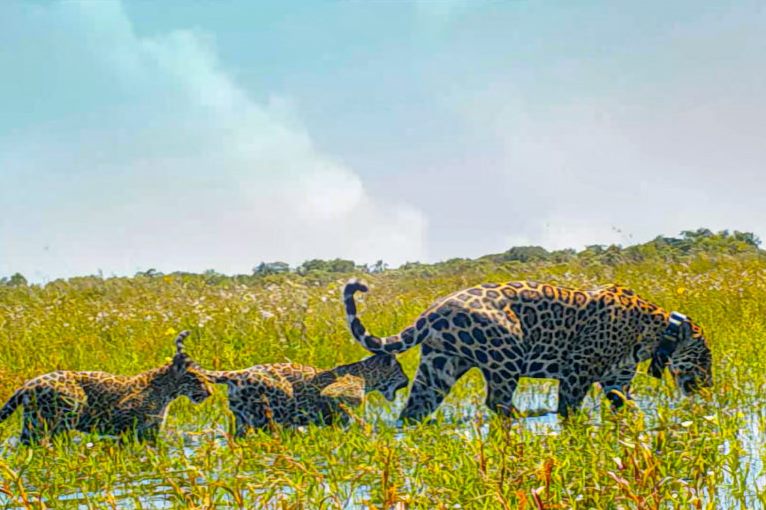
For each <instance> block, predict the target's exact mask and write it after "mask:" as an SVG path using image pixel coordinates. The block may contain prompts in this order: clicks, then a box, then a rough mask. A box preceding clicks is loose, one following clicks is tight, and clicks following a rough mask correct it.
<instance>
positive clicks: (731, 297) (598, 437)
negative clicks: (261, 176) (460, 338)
mask: <svg viewBox="0 0 766 510" xmlns="http://www.w3.org/2000/svg"><path fill="white" fill-rule="evenodd" d="M514 271H516V272H514ZM521 276H523V277H525V278H536V279H539V280H549V281H558V282H559V283H566V284H571V285H583V286H589V285H595V284H597V283H603V282H605V281H619V282H621V283H623V284H626V285H630V286H631V287H633V288H634V289H636V290H637V291H638V292H640V293H641V294H642V295H644V296H645V297H647V298H648V299H651V300H652V301H654V302H656V303H659V304H662V305H663V306H665V307H666V308H671V309H678V310H682V311H684V312H686V313H688V314H689V315H691V316H693V317H694V319H695V320H696V321H698V322H700V323H701V324H702V325H703V327H704V328H705V330H706V332H707V335H708V337H709V338H710V340H711V346H712V349H713V355H714V374H715V386H714V388H713V389H712V391H711V392H708V393H706V394H702V395H698V396H694V397H689V398H685V397H682V396H681V395H680V393H679V392H678V391H677V390H676V388H675V387H674V385H673V383H672V381H671V379H670V378H669V377H667V376H666V378H665V380H663V381H658V380H655V379H653V378H651V377H650V376H648V375H646V374H645V370H646V367H640V368H639V374H638V375H637V376H636V379H635V381H634V389H633V393H634V397H635V398H636V401H635V406H631V407H630V408H628V409H625V410H623V411H621V412H619V413H617V414H614V413H612V412H611V411H610V410H609V409H608V405H607V402H606V401H605V400H603V399H602V398H601V393H600V390H599V389H598V388H594V389H593V390H592V391H591V394H590V395H589V397H588V399H587V400H586V403H585V405H584V407H583V411H582V412H581V413H579V414H577V415H575V416H574V417H572V418H571V419H570V420H568V421H567V422H564V421H562V420H561V419H560V418H558V417H557V416H556V415H555V414H553V413H552V412H551V411H552V410H554V409H555V408H556V384H555V383H554V382H552V381H533V380H528V379H525V380H523V381H522V384H521V386H520V388H519V390H518V392H517V395H516V404H517V407H519V408H520V409H521V410H522V411H524V412H525V413H526V414H527V416H523V417H520V418H517V419H512V420H508V419H499V418H497V417H495V416H492V415H491V414H489V413H488V412H487V411H486V409H485V408H484V406H483V399H484V395H483V382H482V380H481V378H480V376H479V374H478V373H477V372H476V371H472V372H470V373H469V374H467V375H466V377H465V378H464V379H463V380H461V381H460V383H459V384H458V385H457V386H456V387H455V388H454V389H453V391H452V393H451V394H450V395H449V396H448V398H447V400H446V401H445V404H444V405H443V406H442V408H441V409H440V411H439V412H438V413H437V414H435V415H434V419H433V420H432V421H431V422H428V423H424V424H422V425H418V426H407V427H401V426H399V425H398V424H397V422H396V416H397V414H398V412H399V410H401V408H402V407H403V405H404V399H405V398H406V394H407V391H406V390H404V391H401V392H400V393H399V396H398V399H397V401H396V402H394V403H392V404H388V403H386V402H385V401H384V400H383V399H382V398H381V397H380V396H379V395H372V396H371V397H370V398H369V400H368V402H367V404H366V407H365V408H364V409H361V410H360V411H359V418H360V420H359V422H357V423H353V424H351V425H349V426H348V427H345V428H344V427H328V428H320V427H308V428H305V429H299V430H277V431H275V432H268V433H265V432H264V433H257V434H251V435H249V436H248V437H247V438H246V439H244V440H239V441H235V440H234V439H233V438H231V437H230V436H229V435H228V434H227V432H226V431H227V430H228V429H227V424H228V421H229V419H230V416H229V415H228V414H227V412H226V411H225V395H224V390H223V388H218V389H217V391H216V394H215V395H214V397H213V398H211V399H208V401H206V402H204V403H203V404H201V405H198V406H195V405H192V404H191V403H189V402H188V401H186V400H180V401H178V402H176V403H175V404H173V406H172V407H171V410H170V413H169V417H168V423H167V425H166V427H165V430H164V432H163V435H162V438H161V440H160V441H159V443H158V444H157V445H156V446H154V447H152V446H146V445H140V444H129V445H126V446H119V445H118V444H117V443H116V442H115V441H113V440H109V439H99V438H95V437H90V436H86V435H73V437H72V438H71V440H70V441H60V442H56V443H55V444H52V445H41V446H37V447H34V448H27V447H24V446H20V445H18V444H17V442H16V439H15V438H16V437H17V436H18V433H19V423H20V419H19V416H18V414H17V415H15V416H13V417H12V418H11V419H10V420H8V421H7V422H4V423H3V424H0V508H275V509H282V508H312V509H313V508H347V509H363V508H370V507H373V508H393V507H394V506H395V505H397V504H403V505H405V506H406V507H409V508H488V509H489V508H615V509H617V508H742V509H751V508H766V473H765V472H764V463H763V459H764V455H765V454H766V440H765V439H764V437H765V436H764V432H765V431H766V401H764V399H763V398H762V396H763V394H764V392H763V390H764V385H765V384H766V352H764V349H763V345H764V343H763V341H762V339H763V337H764V336H763V333H764V328H765V327H766V313H764V312H766V307H764V305H763V303H764V302H765V301H766V283H765V282H766V278H765V276H766V263H764V262H763V261H762V259H760V258H749V257H728V258H722V259H718V260H715V261H712V260H709V259H706V258H696V259H691V260H689V261H686V262H684V263H682V264H681V263H679V264H675V265H658V264H656V263H652V264H649V263H644V264H624V265H617V266H605V265H584V266H578V267H572V265H568V264H558V265H535V266H523V267H520V268H519V267H517V268H516V269H514V270H511V269H498V268H495V269H494V270H493V271H488V270H487V269H486V268H481V269H480V270H479V269H476V270H462V271H460V272H459V273H449V272H445V273H444V274H441V273H437V274H434V275H427V276H423V275H419V274H418V275H414V274H409V273H407V272H401V273H397V272H391V273H390V274H389V273H386V274H384V275H382V276H367V278H368V279H369V280H371V284H372V289H371V291H370V293H369V294H368V296H366V297H365V301H364V303H363V305H362V310H361V313H362V314H363V315H364V317H365V320H366V322H367V323H368V326H369V327H370V329H371V330H374V331H376V332H381V333H390V332H394V331H397V330H398V329H400V328H401V327H402V326H404V325H405V324H407V323H408V321H410V320H412V319H413V318H414V317H415V316H417V314H418V313H419V312H420V311H421V310H422V309H423V308H424V307H425V306H426V305H427V304H428V303H429V302H430V301H431V300H432V299H433V298H434V297H436V296H439V295H443V294H444V293H446V292H448V291H449V290H454V289H456V288H461V287H463V286H465V285H466V284H470V283H474V282H479V281H504V280H509V279H514V278H519V277H521ZM343 281H345V276H344V277H343V278H325V279H316V280H310V279H299V278H297V277H295V278H292V279H287V278H285V279H274V280H273V281H262V282H261V281H254V282H247V283H242V282H237V281H229V280H223V281H217V282H214V283H211V282H209V281H205V280H204V279H202V278H201V277H192V276H183V277H182V276H167V277H157V278H133V279H110V280H101V279H97V278H93V279H79V280H74V281H70V282H56V283H53V284H49V285H48V286H46V287H44V288H38V287H24V288H5V289H0V398H2V399H5V398H7V397H8V396H9V395H10V394H11V392H12V391H13V389H14V388H15V387H16V386H18V385H19V384H21V382H23V381H24V380H25V379H27V378H29V377H31V376H33V375H36V374H39V373H43V372H46V371H50V370H53V369H56V368H68V369H103V370H109V371H113V372H117V373H137V372H139V371H141V370H145V369H148V368H151V367H152V366H157V365H159V364H161V363H164V362H165V360H166V358H168V357H169V356H170V355H172V346H171V345H170V344H171V340H172V338H173V335H174V334H175V332H176V331H177V330H179V329H181V328H189V329H192V330H193V335H192V337H190V339H189V341H188V342H187V350H188V352H189V353H190V354H191V355H192V356H193V357H194V358H195V359H196V360H197V361H199V362H200V363H201V364H202V365H204V366H207V367H210V368H239V367H246V366H250V365H252V364H255V363H258V362H276V361H285V360H291V361H295V362H302V363H306V364H312V365H316V366H323V367H330V366H334V365H336V364H339V363H343V362H348V361H352V360H356V359H359V358H361V357H362V356H364V355H365V353H364V351H363V350H361V349H360V348H359V347H358V346H357V345H356V344H354V343H353V342H352V341H351V340H350V339H349V336H348V333H347V332H346V329H345V324H344V316H343V313H342V309H341V307H340V303H339V299H338V296H339V288H340V285H341V284H342V282H343ZM744 282H747V283H746V284H745V283H744ZM401 359H402V363H403V365H404V366H405V368H406V370H407V371H408V373H410V374H412V373H413V372H414V369H415V367H416V363H417V359H418V353H417V352H416V351H413V352H408V353H406V354H404V355H403V356H402V357H401Z"/></svg>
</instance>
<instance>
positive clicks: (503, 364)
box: [343, 280, 713, 421]
mask: <svg viewBox="0 0 766 510" xmlns="http://www.w3.org/2000/svg"><path fill="white" fill-rule="evenodd" d="M358 291H361V292H366V291H367V286H366V285H365V284H364V283H362V282H360V281H358V280H351V281H349V282H348V283H347V284H346V286H345V288H344V290H343V300H344V303H345V308H346V315H347V320H348V324H349V327H350V329H351V333H352V334H353V336H354V338H355V339H356V340H357V341H358V342H359V343H360V344H361V345H362V346H363V347H365V348H366V349H367V350H369V351H371V352H374V353H390V354H394V353H400V352H403V351H406V350H407V349H410V348H411V347H413V346H415V345H417V344H420V345H421V351H420V352H421V358H420V365H419V367H418V371H417V374H416V376H415V381H414V383H413V385H412V390H411V392H410V396H409V399H408V401H407V404H406V406H405V408H404V409H403V410H402V413H401V418H402V419H403V420H414V421H417V420H420V419H423V418H424V417H426V416H428V415H429V414H430V413H431V412H433V411H434V410H435V409H436V408H437V407H438V406H439V404H441V402H442V400H443V399H444V397H445V396H446V395H447V394H448V393H449V391H450V389H451V388H452V386H453V385H454V384H455V382H456V381H457V380H458V379H460V377H461V376H462V375H463V374H465V373H466V372H467V371H468V370H469V369H470V368H472V367H478V368H479V369H480V370H481V371H482V374H483V375H484V379H485V381H486V401H485V402H486V405H487V406H488V407H489V408H490V409H492V410H493V411H495V412H499V413H503V414H510V413H511V410H512V409H513V406H512V399H513V393H514V391H515V390H516V385H517V383H518V380H519V377H522V376H524V377H533V378H551V379H557V380H558V381H559V402H558V412H559V414H561V415H563V416H566V415H567V414H569V413H570V411H572V410H574V409H577V408H578V407H579V406H580V404H581V403H582V401H583V399H584V398H585V395H586V393H587V391H588V388H590V386H591V384H593V383H594V382H600V383H601V385H602V387H603V388H604V390H605V393H606V394H608V395H610V400H612V402H613V404H614V405H615V406H619V405H621V404H622V399H621V398H620V397H619V393H616V392H615V390H617V391H619V392H620V393H621V394H623V395H625V396H627V397H629V386H630V381H631V380H632V378H633V376H634V374H635V372H636V365H637V363H638V362H640V361H643V360H647V359H650V358H651V359H652V363H651V367H650V372H651V373H652V375H654V376H655V377H661V376H662V371H663V369H664V367H665V366H669V368H670V370H671V372H672V373H673V375H674V377H675V380H676V383H677V384H678V385H679V386H680V387H681V388H682V389H683V391H684V392H685V393H689V392H691V391H693V390H695V389H696V388H698V387H701V386H710V385H712V382H713V377H712V370H711V354H710V349H709V347H708V345H707V342H706V340H705V337H704V336H703V333H702V330H701V329H700V328H699V327H698V326H697V325H695V324H693V323H692V321H691V320H689V319H688V318H686V317H684V316H683V315H681V314H678V313H676V312H673V313H672V314H671V313H669V312H667V311H665V310H663V309H662V308H660V307H659V306H656V305H654V304H652V303H650V302H648V301H646V300H645V299H643V298H641V297H640V296H638V295H637V294H636V293H634V292H632V291H631V290H629V289H626V288H624V287H621V286H618V285H609V286H605V287H601V288H598V289H594V290H578V289H570V288H566V287H558V286H554V285H547V284H538V283H534V282H509V283H506V284H502V285H500V284H494V283H486V284H483V285H479V286H476V287H471V288H468V289H464V290H461V291H458V292H456V293H454V294H451V295H449V296H447V297H445V298H442V299H439V300H437V301H436V302H435V303H434V304H432V305H431V306H430V307H429V308H428V309H427V310H426V311H425V312H423V313H422V314H421V315H420V316H419V317H418V319H417V320H416V321H415V323H414V324H413V325H411V326H409V327H407V328H405V329H404V330H403V331H401V332H400V333H399V334H396V335H393V336H389V337H385V338H378V337H376V336H373V335H371V334H370V333H368V332H367V330H366V329H365V327H364V326H363V325H362V323H361V321H360V320H359V318H358V317H357V313H356V303H355V301H354V294H355V293H356V292H358Z"/></svg>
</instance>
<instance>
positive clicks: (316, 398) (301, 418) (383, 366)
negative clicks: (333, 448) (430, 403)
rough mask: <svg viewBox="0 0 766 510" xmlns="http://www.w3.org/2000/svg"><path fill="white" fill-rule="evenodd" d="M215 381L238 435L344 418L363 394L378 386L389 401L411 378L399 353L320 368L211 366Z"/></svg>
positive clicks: (277, 364)
mask: <svg viewBox="0 0 766 510" xmlns="http://www.w3.org/2000/svg"><path fill="white" fill-rule="evenodd" d="M206 375H207V377H208V378H209V380H210V381H211V382H215V383H220V384H226V385H227V386H228V390H229V409H230V410H231V412H232V414H234V419H235V429H234V434H235V435H236V436H238V437H241V436H244V435H245V434H246V433H247V431H248V429H250V428H257V429H262V428H265V427H267V426H269V424H270V423H279V424H281V425H285V426H299V425H308V424H310V423H317V424H324V425H329V424H331V423H334V422H336V421H338V422H345V421H347V420H348V414H347V412H346V410H345V409H344V406H345V407H347V408H350V407H355V406H358V405H360V404H361V403H362V399H363V398H364V395H365V393H369V392H371V391H380V392H381V393H382V394H383V396H384V397H385V398H386V399H387V400H389V401H391V400H394V397H395V396H396V392H397V391H398V390H399V389H401V388H406V387H407V384H408V383H409V379H408V378H407V375H406V374H405V373H404V371H403V370H402V367H401V365H400V364H399V362H398V361H397V359H396V357H394V356H392V355H390V354H376V355H373V356H368V357H367V358H365V359H363V360H361V361H358V362H356V363H350V364H348V365H341V366H338V367H335V368H332V369H329V370H321V369H318V368H314V367H311V366H307V365H297V364H294V363H272V364H264V365H255V366H253V367H250V368H246V369H244V370H207V371H206Z"/></svg>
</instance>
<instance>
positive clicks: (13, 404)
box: [0, 389, 24, 422]
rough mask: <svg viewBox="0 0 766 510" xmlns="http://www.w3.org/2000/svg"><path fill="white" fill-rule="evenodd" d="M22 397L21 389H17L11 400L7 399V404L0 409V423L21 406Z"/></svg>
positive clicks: (22, 391)
mask: <svg viewBox="0 0 766 510" xmlns="http://www.w3.org/2000/svg"><path fill="white" fill-rule="evenodd" d="M23 397H24V390H23V389H18V390H16V392H15V393H14V394H13V395H11V398H9V399H8V402H6V403H5V405H4V406H3V408H2V409H0V422H2V421H5V420H6V419H8V417H9V416H10V415H12V414H13V412H14V411H15V410H16V408H17V407H19V406H20V405H21V404H22V398H23Z"/></svg>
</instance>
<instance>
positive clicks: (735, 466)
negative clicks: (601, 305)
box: [0, 384, 766, 510]
mask: <svg viewBox="0 0 766 510" xmlns="http://www.w3.org/2000/svg"><path fill="white" fill-rule="evenodd" d="M556 398H557V396H556V388H555V385H549V384H542V385H539V386H524V387H522V388H520V390H519V391H518V392H517V395H516V398H515V399H514V404H515V405H516V406H517V408H518V409H519V410H520V411H522V412H523V413H526V414H528V416H526V417H524V418H521V419H519V420H518V422H517V423H518V424H519V426H521V427H523V429H524V430H525V431H528V432H530V433H534V434H545V435H555V434H559V433H560V432H561V427H562V424H561V421H560V420H559V418H558V416H557V415H556V413H555V408H556ZM403 404H404V402H403V400H402V399H401V398H400V399H399V400H398V401H397V403H396V404H395V405H393V406H391V408H384V407H378V406H375V407H373V406H370V408H368V410H367V414H366V419H367V420H368V422H371V423H380V424H382V425H384V426H395V425H396V423H397V417H396V414H395V410H398V409H401V407H402V405H403ZM636 404H637V405H638V406H639V408H640V409H641V410H642V413H643V415H644V417H645V420H646V424H647V427H652V426H654V425H655V424H656V422H657V402H656V401H654V400H653V399H650V398H648V397H646V396H643V397H641V398H638V399H637V401H636ZM601 406H608V402H607V401H606V400H602V399H601V398H600V394H599V393H598V392H595V394H594V393H591V394H590V395H589V396H588V397H587V398H586V400H585V402H584V404H583V411H584V412H585V413H586V416H588V422H589V423H590V424H592V425H594V426H599V425H601V422H602V419H601V416H602V414H601V409H600V408H601ZM753 409H754V410H753V411H751V412H750V413H748V414H744V416H743V420H742V423H743V426H742V427H741V428H740V429H739V431H738V434H737V437H736V440H731V441H727V442H725V443H724V445H723V447H722V449H721V451H720V455H721V458H722V459H727V460H726V461H725V462H723V463H722V465H721V466H719V469H720V470H721V471H722V473H723V476H722V482H723V483H721V484H719V486H718V487H717V488H716V491H715V494H714V498H715V501H716V504H717V506H718V507H719V508H748V509H762V508H763V509H766V506H764V505H763V503H762V500H763V496H764V494H765V493H766V473H765V472H764V462H763V457H764V455H766V440H765V439H764V432H765V431H766V405H763V406H758V407H755V406H754V407H753ZM441 415H442V418H441V419H443V420H444V421H446V422H449V423H452V424H458V425H460V426H461V429H462V430H463V432H461V433H462V434H465V435H466V436H467V437H469V438H470V437H476V435H480V436H482V437H487V435H488V434H489V420H488V418H489V414H488V413H487V412H486V410H485V409H484V408H483V405H482V404H480V403H478V402H475V403H473V404H467V403H460V404H457V405H456V404H455V403H450V402H447V403H445V404H444V405H443V408H442V413H441ZM477 419H478V420H479V421H480V422H481V425H480V426H474V422H476V421H477ZM435 425H436V426H438V423H437V424H435ZM678 425H679V426H683V424H678ZM407 433H408V431H407V429H406V428H400V430H399V431H398V432H397V435H396V437H397V438H398V439H402V438H404V437H405V436H406V435H407ZM211 440H212V441H215V442H218V443H219V444H220V445H221V446H225V445H226V444H227V441H228V440H227V438H226V435H225V429H224V426H223V425H218V426H217V427H216V428H215V429H213V430H212V431H208V432H207V433H205V434H195V433H189V434H187V435H184V440H183V442H182V443H180V444H179V445H178V446H176V447H174V448H173V449H172V450H171V455H177V456H179V457H180V456H183V457H190V456H192V455H194V454H195V453H196V452H197V451H198V449H199V448H201V447H202V446H203V443H205V442H209V441H211ZM8 447H9V445H7V444H6V445H4V447H3V448H2V450H5V449H6V448H8ZM11 447H13V446H11ZM2 450H0V452H2ZM314 465H317V464H316V462H315V463H314ZM207 476H208V477H209V479H208V482H209V481H213V480H214V479H213V478H210V475H207ZM198 482H199V483H207V482H206V481H205V480H203V479H199V480H198ZM148 487H150V488H151V490H150V491H147V488H148ZM324 487H325V489H326V492H327V495H328V496H330V495H336V496H337V498H338V500H340V501H341V502H342V508H346V509H349V510H351V509H361V508H367V507H368V506H367V505H366V504H365V502H367V501H369V499H370V497H371V491H370V488H369V487H367V486H364V485H361V486H360V485H354V486H352V485H350V484H347V485H345V486H344V485H343V484H336V485H335V486H334V488H331V487H329V486H327V485H324ZM404 489H407V487H406V485H405V487H404ZM270 490H271V491H274V490H276V491H277V492H278V493H279V494H283V495H285V496H290V495H291V494H294V491H293V489H292V488H291V487H289V486H283V487H276V488H275V487H272V488H271V489H270ZM147 492H149V494H148V495H147ZM264 493H265V490H264ZM109 494H110V496H111V497H113V498H114V501H116V503H117V505H118V507H119V508H125V509H130V508H151V509H165V508H172V507H174V506H176V505H177V504H178V500H177V499H175V497H176V496H174V494H173V492H172V488H171V487H169V486H167V485H165V484H163V481H162V480H161V479H159V478H157V477H156V476H147V477H146V478H143V479H138V480H136V479H133V480H130V481H125V482H118V483H116V484H115V485H113V486H112V487H110V489H109ZM253 494H259V493H258V492H257V491H253V492H251V493H250V495H253ZM105 495H106V493H105V492H98V491H95V492H90V493H84V492H80V491H76V492H72V493H70V494H67V495H65V496H62V497H60V498H59V499H58V501H49V502H46V504H48V505H49V506H50V507H52V508H58V507H64V508H78V509H80V508H82V509H85V508H93V503H92V501H94V500H95V501H99V500H102V498H103V497H104V496H105ZM712 496H713V495H711V494H708V493H703V494H701V497H702V498H703V502H705V501H711V500H712V499H713V497H712ZM221 498H222V503H221V504H223V505H224V506H223V507H224V508H225V507H227V506H229V505H230V507H231V508H235V503H234V501H233V500H232V499H231V497H228V498H227V497H226V496H222V497H221ZM743 500H744V501H745V506H742V505H741V503H740V502H741V501H743ZM0 507H3V508H21V507H12V506H10V501H9V499H8V497H7V496H4V495H2V494H0ZM272 507H273V508H277V507H280V504H279V503H278V502H275V503H273V506H272ZM266 508H268V507H266Z"/></svg>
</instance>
